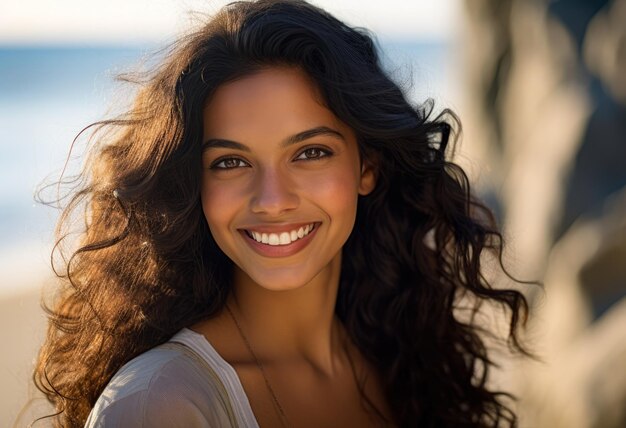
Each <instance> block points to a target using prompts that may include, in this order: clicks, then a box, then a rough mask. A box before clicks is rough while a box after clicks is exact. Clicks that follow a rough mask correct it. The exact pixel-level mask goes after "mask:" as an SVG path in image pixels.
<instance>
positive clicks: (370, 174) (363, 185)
mask: <svg viewBox="0 0 626 428" xmlns="http://www.w3.org/2000/svg"><path fill="white" fill-rule="evenodd" d="M377 177H378V168H377V167H376V165H375V164H374V163H373V162H372V161H369V160H365V161H363V164H362V165H361V180H360V181H359V195H363V196H365V195H368V194H369V193H370V192H371V191H372V190H374V187H376V179H377Z"/></svg>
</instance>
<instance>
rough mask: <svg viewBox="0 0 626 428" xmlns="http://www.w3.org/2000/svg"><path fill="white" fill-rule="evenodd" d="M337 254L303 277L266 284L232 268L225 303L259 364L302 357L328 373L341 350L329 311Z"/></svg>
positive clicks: (338, 325) (338, 267)
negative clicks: (283, 286) (293, 284)
mask: <svg viewBox="0 0 626 428" xmlns="http://www.w3.org/2000/svg"><path fill="white" fill-rule="evenodd" d="M340 270H341V257H336V258H335V259H333V261H332V262H331V263H330V265H329V266H328V267H327V268H326V269H324V270H323V271H322V272H320V273H319V274H318V275H317V276H316V277H315V278H313V279H312V280H311V281H310V282H309V283H307V284H306V285H303V286H301V287H298V288H296V289H293V290H288V291H273V290H267V289H265V288H263V287H261V286H259V285H258V284H256V283H254V281H253V280H252V279H251V278H250V277H249V276H247V275H246V274H245V273H244V272H242V271H241V270H237V269H236V270H235V276H234V287H233V292H232V294H231V295H230V297H229V299H228V306H229V308H230V309H231V311H232V313H233V315H234V316H235V318H236V319H237V321H238V323H239V324H240V327H241V329H242V332H243V334H244V335H245V336H246V338H247V340H248V341H249V342H250V345H251V347H252V348H253V350H254V353H255V355H256V356H257V358H258V359H259V360H260V361H261V363H263V364H268V363H270V364H272V363H279V364H282V363H294V362H295V363H297V362H302V361H305V362H307V363H310V364H311V365H312V366H314V367H316V368H317V369H318V370H320V371H322V372H325V373H327V374H329V375H332V373H333V372H334V371H335V369H336V366H337V364H338V362H339V361H340V360H341V356H342V354H343V346H342V340H343V339H342V338H343V337H344V335H343V329H342V326H341V323H340V322H339V320H338V318H337V317H336V316H335V302H336V299H337V290H338V286H339V274H340Z"/></svg>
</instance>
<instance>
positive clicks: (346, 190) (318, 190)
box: [306, 166, 358, 222]
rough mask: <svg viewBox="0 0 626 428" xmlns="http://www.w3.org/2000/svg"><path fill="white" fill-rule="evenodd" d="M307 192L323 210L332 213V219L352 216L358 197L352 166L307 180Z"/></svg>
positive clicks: (337, 219) (336, 219)
mask: <svg viewBox="0 0 626 428" xmlns="http://www.w3.org/2000/svg"><path fill="white" fill-rule="evenodd" d="M306 186H307V188H308V189H309V190H308V192H309V194H311V195H314V199H315V200H316V201H317V202H318V203H319V204H320V205H323V208H324V210H325V211H327V212H328V213H329V214H331V215H334V219H333V220H334V221H335V222H336V221H339V220H342V219H344V217H345V218H346V219H350V217H353V216H354V213H353V212H354V211H355V209H356V201H357V198H358V183H357V179H356V174H355V172H354V170H353V168H350V167H349V166H343V167H340V168H336V169H333V170H329V171H326V172H325V173H324V174H320V175H319V176H318V177H316V178H315V179H313V180H311V179H310V180H307V182H306Z"/></svg>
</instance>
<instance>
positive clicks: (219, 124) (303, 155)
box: [201, 67, 374, 290]
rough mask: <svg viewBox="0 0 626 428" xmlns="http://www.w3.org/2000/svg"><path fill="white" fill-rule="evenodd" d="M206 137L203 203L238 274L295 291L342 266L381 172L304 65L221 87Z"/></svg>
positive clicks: (209, 111) (209, 110)
mask: <svg viewBox="0 0 626 428" xmlns="http://www.w3.org/2000/svg"><path fill="white" fill-rule="evenodd" d="M203 141H204V142H205V143H204V151H203V155H202V165H203V174H202V177H203V178H202V193H201V198H202V208H203V211H204V215H205V217H206V220H207V223H208V225H209V228H210V230H211V233H212V235H213V237H214V239H215V241H216V242H217V244H218V245H219V247H220V248H221V249H222V251H223V252H224V253H225V254H226V255H227V256H228V257H229V258H230V259H231V260H232V261H233V262H234V263H235V266H236V267H235V269H237V270H238V272H236V274H235V276H236V277H237V276H238V274H239V275H240V274H244V276H247V277H249V278H250V279H251V280H252V281H254V282H255V283H256V284H258V285H260V286H262V287H264V288H266V289H270V290H288V289H294V288H298V287H301V286H303V285H305V284H308V283H309V282H311V281H312V280H313V279H314V278H316V277H320V275H323V274H324V272H325V271H328V270H329V269H333V268H335V269H338V266H339V265H340V260H341V248H342V246H343V244H344V243H345V242H346V240H347V238H348V236H349V235H350V232H351V231H352V227H353V225H354V221H355V216H356V205H357V198H358V195H359V194H367V193H369V192H370V191H371V190H372V189H373V187H374V173H373V171H372V169H371V168H369V167H368V166H367V164H364V165H363V167H361V162H360V160H359V152H358V146H357V142H356V137H355V135H354V132H353V131H352V129H351V128H349V127H348V126H347V125H346V124H344V123H342V122H341V121H340V120H339V119H338V118H337V117H336V116H335V115H334V114H333V113H332V112H331V111H330V110H329V109H328V108H326V107H324V106H323V105H322V103H321V102H320V96H319V94H318V91H317V88H316V86H315V85H314V84H313V83H312V81H311V80H310V79H309V78H308V76H307V75H306V74H305V73H304V72H302V71H300V70H299V69H297V68H286V67H273V68H267V69H263V70H262V71H260V72H258V73H256V74H253V75H250V76H247V77H245V78H242V79H240V80H237V81H234V82H230V83H227V84H225V85H223V86H221V87H219V88H218V89H217V91H216V92H215V94H214V95H213V96H212V98H211V99H210V101H209V103H208V104H207V105H206V107H205V110H204V140H203ZM258 241H261V242H258Z"/></svg>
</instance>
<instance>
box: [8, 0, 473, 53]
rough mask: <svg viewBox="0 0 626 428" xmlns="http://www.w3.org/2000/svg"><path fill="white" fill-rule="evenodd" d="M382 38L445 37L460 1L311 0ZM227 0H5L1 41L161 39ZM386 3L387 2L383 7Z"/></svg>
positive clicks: (99, 42) (107, 42) (74, 42)
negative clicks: (194, 16) (198, 14)
mask: <svg viewBox="0 0 626 428" xmlns="http://www.w3.org/2000/svg"><path fill="white" fill-rule="evenodd" d="M310 1H311V3H313V4H315V5H317V6H320V7H322V8H324V9H326V10H328V11H329V12H331V13H332V14H334V15H335V16H337V17H338V18H340V19H342V20H344V21H346V22H348V23H349V24H351V25H358V26H364V27H366V28H369V29H371V30H373V31H374V32H375V33H377V34H379V35H382V36H383V37H388V38H394V39H406V40H421V41H445V40H447V39H449V38H451V37H452V35H453V34H454V31H455V28H456V22H458V14H459V9H460V7H461V5H460V2H461V0H436V1H424V0H384V1H381V0H310ZM228 2H229V1H228V0H106V1H100V0H88V1H86V0H2V1H1V2H0V45H68V44H69V45H112V44H114V45H120V44H122V45H123V44H143V43H163V42H167V41H170V40H171V39H172V38H173V37H175V36H176V35H178V34H180V33H181V32H183V31H184V30H185V29H186V28H189V26H190V24H193V22H194V18H193V14H190V13H189V12H190V11H198V12H201V13H209V14H210V13H212V12H214V11H216V10H217V9H219V8H220V7H221V6H223V5H224V4H226V3H228ZM383 5H384V6H383Z"/></svg>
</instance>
